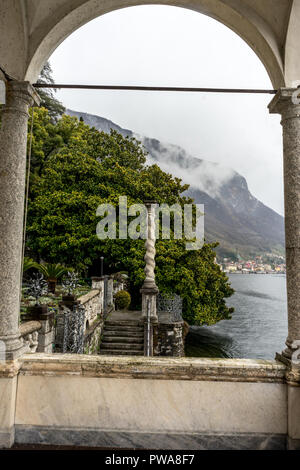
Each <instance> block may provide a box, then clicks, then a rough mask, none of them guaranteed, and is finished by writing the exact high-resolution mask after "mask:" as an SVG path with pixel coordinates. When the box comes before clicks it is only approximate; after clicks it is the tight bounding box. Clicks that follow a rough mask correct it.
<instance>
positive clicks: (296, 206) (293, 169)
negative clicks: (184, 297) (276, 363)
mask: <svg viewBox="0 0 300 470" xmlns="http://www.w3.org/2000/svg"><path fill="white" fill-rule="evenodd" d="M299 95H300V89H299ZM269 109H270V112H271V113H278V114H281V116H282V121H281V124H282V128H283V161H284V198H285V236H286V268H287V295H288V337H287V340H286V345H287V348H286V349H285V350H284V351H283V352H282V354H277V356H276V357H277V359H279V360H281V361H283V362H284V363H286V365H287V366H288V368H287V373H286V381H287V384H288V448H290V449H300V425H299V423H300V360H299V359H300V99H299V97H298V93H297V92H296V90H295V89H291V88H282V89H280V90H279V91H278V93H277V94H276V96H275V97H274V99H273V100H272V102H271V103H270V105H269Z"/></svg>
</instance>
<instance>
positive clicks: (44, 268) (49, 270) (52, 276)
mask: <svg viewBox="0 0 300 470" xmlns="http://www.w3.org/2000/svg"><path fill="white" fill-rule="evenodd" d="M37 268H38V270H39V271H40V272H41V273H42V274H43V275H44V277H45V279H46V280H47V283H48V291H49V292H51V293H52V294H55V289H56V285H57V281H58V280H59V279H61V278H62V276H63V275H64V274H66V272H67V269H66V268H65V267H64V266H62V265H61V264H51V263H48V264H39V265H38V266H37Z"/></svg>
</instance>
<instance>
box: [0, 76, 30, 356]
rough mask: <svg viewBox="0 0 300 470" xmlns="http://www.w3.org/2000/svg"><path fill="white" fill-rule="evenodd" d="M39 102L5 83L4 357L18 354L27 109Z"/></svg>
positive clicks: (0, 164) (0, 184)
mask: <svg viewBox="0 0 300 470" xmlns="http://www.w3.org/2000/svg"><path fill="white" fill-rule="evenodd" d="M34 102H39V98H38V96H37V94H36V92H35V91H34V89H33V88H32V86H31V85H30V84H29V83H27V82H15V81H11V82H8V83H7V96H6V105H5V107H4V108H3V111H2V124H1V128H0V194H1V197H0V265H1V266H2V267H3V269H1V271H0V292H1V299H2V300H1V304H0V340H2V341H5V343H6V350H7V357H8V358H14V357H17V356H18V355H19V354H21V352H22V342H21V341H20V332H19V308H20V282H19V280H20V275H21V258H22V233H23V212H24V192H25V170H26V147H27V124H28V108H29V106H31V105H33V104H34Z"/></svg>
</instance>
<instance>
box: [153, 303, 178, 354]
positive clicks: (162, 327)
mask: <svg viewBox="0 0 300 470" xmlns="http://www.w3.org/2000/svg"><path fill="white" fill-rule="evenodd" d="M153 348H154V355H155V356H173V357H182V356H184V322H183V321H173V320H172V315H171V314H170V313H169V312H158V324H157V325H156V326H154V332H153Z"/></svg>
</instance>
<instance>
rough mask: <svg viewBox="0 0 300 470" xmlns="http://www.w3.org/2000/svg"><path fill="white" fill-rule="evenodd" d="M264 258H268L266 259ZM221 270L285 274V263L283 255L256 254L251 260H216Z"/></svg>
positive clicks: (233, 272) (240, 272)
mask: <svg viewBox="0 0 300 470" xmlns="http://www.w3.org/2000/svg"><path fill="white" fill-rule="evenodd" d="M265 258H267V259H268V258H270V259H271V261H270V260H268V261H266V259H265ZM218 264H219V266H220V268H221V270H222V271H223V272H225V273H228V274H285V273H286V265H285V259H284V257H283V256H276V255H272V256H268V255H267V256H266V257H262V256H256V257H255V259H253V260H248V261H243V260H241V259H238V260H237V261H232V260H230V259H229V258H223V259H222V260H219V261H218Z"/></svg>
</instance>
